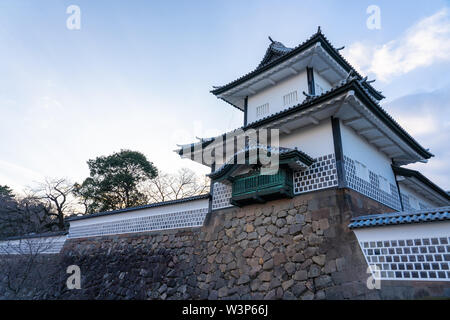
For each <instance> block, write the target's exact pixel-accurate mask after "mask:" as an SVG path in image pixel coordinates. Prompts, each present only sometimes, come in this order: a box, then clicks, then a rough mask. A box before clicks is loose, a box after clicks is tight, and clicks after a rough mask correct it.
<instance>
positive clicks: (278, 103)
mask: <svg viewBox="0 0 450 320" xmlns="http://www.w3.org/2000/svg"><path fill="white" fill-rule="evenodd" d="M295 90H296V91H297V98H298V100H297V101H296V102H294V103H292V104H291V105H288V106H284V105H283V96H284V95H286V94H288V93H290V92H293V91H295ZM303 91H305V92H308V77H307V75H306V70H305V71H303V72H301V73H299V74H297V75H295V76H292V77H290V78H288V79H286V80H283V81H281V82H280V83H277V84H275V85H273V86H270V87H268V88H266V89H264V90H262V91H260V92H258V93H256V94H254V95H252V96H249V98H248V107H247V122H248V123H251V122H254V121H256V120H258V119H260V118H264V117H266V116H269V115H271V114H274V113H277V112H279V111H282V110H284V109H287V108H289V107H291V106H293V105H295V104H298V103H301V102H302V101H303V100H304V99H305V96H304V95H303V93H302V92H303ZM266 103H268V104H269V113H268V114H265V115H262V116H260V117H257V114H256V109H257V107H258V106H261V105H264V104H266Z"/></svg>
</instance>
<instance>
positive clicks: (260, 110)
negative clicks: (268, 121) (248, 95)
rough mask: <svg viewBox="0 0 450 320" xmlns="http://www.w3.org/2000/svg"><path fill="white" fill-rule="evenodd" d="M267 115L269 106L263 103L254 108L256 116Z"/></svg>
mask: <svg viewBox="0 0 450 320" xmlns="http://www.w3.org/2000/svg"><path fill="white" fill-rule="evenodd" d="M267 114H269V104H268V103H265V104H263V105H260V106H259V107H256V116H257V117H258V118H259V117H262V116H265V115H267Z"/></svg>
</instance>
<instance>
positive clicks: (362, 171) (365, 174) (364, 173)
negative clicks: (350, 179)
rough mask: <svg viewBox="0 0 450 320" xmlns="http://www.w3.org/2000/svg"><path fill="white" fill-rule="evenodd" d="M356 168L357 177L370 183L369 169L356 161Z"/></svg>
mask: <svg viewBox="0 0 450 320" xmlns="http://www.w3.org/2000/svg"><path fill="white" fill-rule="evenodd" d="M355 166H356V176H357V177H359V178H361V179H363V180H365V181H367V182H370V178H369V169H367V167H366V166H365V165H364V164H362V163H361V162H359V161H355Z"/></svg>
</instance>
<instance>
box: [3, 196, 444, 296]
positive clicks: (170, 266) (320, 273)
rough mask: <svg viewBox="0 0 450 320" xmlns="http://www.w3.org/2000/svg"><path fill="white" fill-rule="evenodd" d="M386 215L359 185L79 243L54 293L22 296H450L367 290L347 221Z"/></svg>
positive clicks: (437, 288)
mask: <svg viewBox="0 0 450 320" xmlns="http://www.w3.org/2000/svg"><path fill="white" fill-rule="evenodd" d="M387 211H392V210H390V209H389V208H387V207H384V206H383V205H381V204H379V203H377V202H376V201H373V200H371V199H369V198H367V197H365V196H362V195H360V194H358V193H356V192H353V191H351V190H346V189H344V190H336V189H331V190H325V191H321V192H313V193H309V194H304V195H300V196H297V197H295V198H294V199H284V200H278V201H272V202H269V203H266V204H259V205H251V206H246V207H244V208H230V209H225V210H218V211H214V212H212V213H211V214H209V215H208V216H207V218H206V220H205V225H204V226H203V227H201V228H192V229H179V230H171V231H164V232H151V233H139V234H127V235H120V236H119V235H118V236H108V237H95V238H85V239H72V240H69V241H67V242H66V245H65V247H64V249H63V252H62V253H61V254H60V255H59V256H55V257H54V262H53V266H55V265H57V266H59V268H57V269H58V270H59V271H57V272H54V273H53V274H52V275H51V276H50V277H49V278H48V279H47V280H46V282H47V284H46V288H47V289H46V290H40V291H36V290H35V291H33V292H32V293H30V292H31V291H28V292H27V293H26V294H23V295H22V297H26V298H45V299H55V298H56V299H380V298H399V299H402V298H423V297H427V296H430V295H434V296H443V295H445V294H447V295H448V292H447V293H446V291H445V290H447V291H448V285H446V284H445V283H423V282H422V283H420V284H414V283H409V282H403V281H401V283H399V281H396V282H395V283H393V284H392V283H391V284H387V285H386V286H384V285H383V283H382V290H369V289H368V288H367V286H366V281H367V278H368V276H369V274H367V273H366V268H367V264H366V262H365V260H364V257H363V255H362V252H361V250H360V248H359V245H358V243H357V240H356V237H355V236H354V234H353V232H352V231H351V230H349V229H348V227H347V225H348V224H349V221H350V219H351V217H353V216H357V215H361V214H364V215H366V214H370V213H380V212H387ZM72 264H76V265H78V266H79V267H80V268H81V275H82V280H81V287H82V288H81V289H80V290H68V289H67V288H66V286H65V279H67V277H68V275H67V274H66V273H65V271H66V268H67V266H69V265H72ZM42 268H45V267H44V264H43V265H42ZM0 281H1V279H0ZM0 287H2V286H1V285H0ZM40 287H42V285H41V286H40ZM0 290H1V289H0ZM3 290H4V289H3ZM3 292H5V291H3ZM0 293H1V292H0ZM3 294H4V293H3ZM9 297H11V296H9Z"/></svg>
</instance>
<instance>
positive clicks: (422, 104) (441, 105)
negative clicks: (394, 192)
mask: <svg viewBox="0 0 450 320" xmlns="http://www.w3.org/2000/svg"><path fill="white" fill-rule="evenodd" d="M384 107H385V108H386V109H387V110H388V111H389V113H391V114H392V115H393V116H394V118H395V119H397V120H398V122H399V123H400V125H401V126H402V127H403V128H405V129H406V130H407V131H408V132H409V133H410V134H411V135H412V136H413V137H414V138H415V139H416V140H417V141H418V142H419V143H420V144H421V145H422V146H424V147H425V148H430V151H431V152H432V153H433V154H434V155H435V157H433V158H431V159H430V160H429V162H428V163H426V164H422V163H416V164H413V165H410V166H408V167H410V168H412V169H415V170H418V171H420V172H422V173H423V174H424V175H425V176H427V177H428V178H430V179H431V180H432V181H433V182H435V183H437V184H438V185H439V186H440V187H442V188H444V190H447V189H450V179H449V178H450V166H449V165H448V161H449V159H450V149H449V148H448V142H449V141H450V114H449V113H448V110H449V109H450V87H444V88H442V89H439V90H435V91H431V92H426V93H417V94H410V95H406V96H403V97H401V98H398V99H396V100H394V101H392V102H390V103H388V104H387V105H386V106H384Z"/></svg>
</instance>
